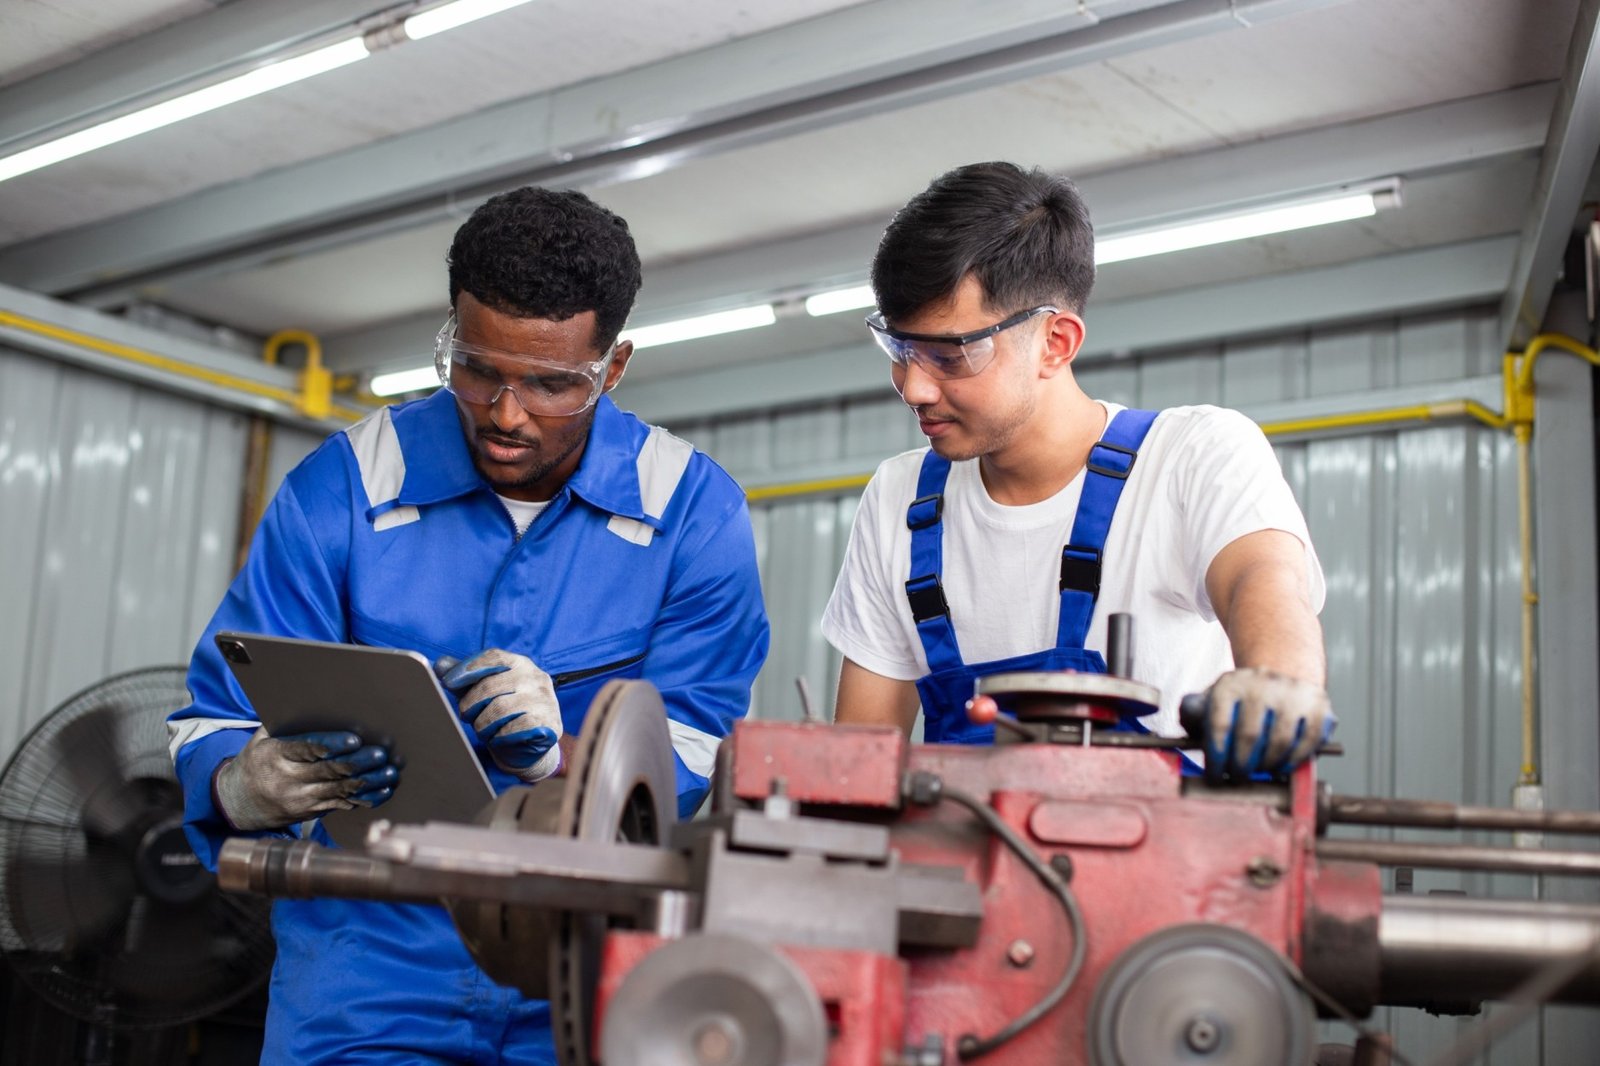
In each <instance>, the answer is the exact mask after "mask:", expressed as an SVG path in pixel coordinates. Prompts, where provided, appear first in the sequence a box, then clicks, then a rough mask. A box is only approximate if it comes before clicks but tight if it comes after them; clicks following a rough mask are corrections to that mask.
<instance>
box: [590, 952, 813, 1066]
mask: <svg viewBox="0 0 1600 1066" xmlns="http://www.w3.org/2000/svg"><path fill="white" fill-rule="evenodd" d="M600 1043H601V1049H602V1050H603V1052H604V1053H605V1060H606V1062H607V1063H650V1064H651V1066H822V1064H823V1062H824V1060H825V1059H826V1057H827V1053H828V1025H827V1020H826V1018H825V1017H824V1015H823V1012H822V1001H821V1000H820V999H818V998H817V993H816V991H815V990H814V989H813V988H812V987H811V982H810V981H808V980H807V979H806V977H805V975H804V974H803V973H801V972H800V969H799V968H798V967H797V966H795V964H794V963H793V962H791V961H790V960H789V959H788V958H786V957H785V956H784V955H782V954H780V953H779V952H777V951H775V950H774V949H772V948H770V947H767V946H766V945H763V944H758V943H756V942H755V941H752V940H746V939H744V938H743V937H737V936H728V935H726V934H721V933H699V934H692V935H690V936H686V937H684V938H683V939H681V940H674V941H671V942H670V943H668V944H666V945H664V946H662V947H660V948H658V949H656V950H655V951H654V952H652V953H650V954H649V955H647V956H646V957H645V958H644V960H643V961H641V962H640V963H639V964H638V965H637V966H635V967H634V968H633V969H632V970H631V971H629V973H628V976H627V977H625V978H623V981H622V984H621V986H620V987H619V988H618V989H617V991H616V994H615V995H614V996H613V997H612V999H611V1001H610V1003H608V1004H607V1007H606V1016H605V1020H604V1022H603V1023H602V1030H601V1036H600Z"/></svg>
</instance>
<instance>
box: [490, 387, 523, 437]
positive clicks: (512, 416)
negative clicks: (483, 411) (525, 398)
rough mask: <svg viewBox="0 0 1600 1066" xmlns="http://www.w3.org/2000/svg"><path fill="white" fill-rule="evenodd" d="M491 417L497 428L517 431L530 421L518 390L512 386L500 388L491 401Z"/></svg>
mask: <svg viewBox="0 0 1600 1066" xmlns="http://www.w3.org/2000/svg"><path fill="white" fill-rule="evenodd" d="M489 417H490V418H491V419H493V420H494V424H495V426H496V428H499V429H515V428H517V427H518V426H520V425H522V424H523V423H525V422H527V421H528V412H527V410H526V409H525V408H524V407H523V406H522V401H521V400H519V399H518V398H517V390H516V389H513V388H512V387H511V386H510V385H502V386H500V391H499V392H497V393H496V394H495V397H494V399H493V400H491V401H489Z"/></svg>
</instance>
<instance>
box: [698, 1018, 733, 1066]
mask: <svg viewBox="0 0 1600 1066" xmlns="http://www.w3.org/2000/svg"><path fill="white" fill-rule="evenodd" d="M737 1046H738V1041H737V1040H736V1039H735V1038H734V1035H733V1034H732V1033H730V1032H729V1031H728V1026H727V1024H726V1023H725V1022H723V1021H721V1020H720V1019H718V1020H714V1021H710V1022H707V1023H706V1024H705V1025H702V1026H701V1027H700V1030H699V1031H698V1032H696V1033H695V1034H694V1056H695V1061H696V1062H698V1063H700V1064H701V1066H723V1064H724V1063H727V1062H732V1061H733V1059H734V1057H735V1051H736V1050H737Z"/></svg>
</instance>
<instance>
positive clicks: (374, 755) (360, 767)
mask: <svg viewBox="0 0 1600 1066" xmlns="http://www.w3.org/2000/svg"><path fill="white" fill-rule="evenodd" d="M399 780H400V773H399V771H398V770H396V769H395V768H394V767H393V766H390V765H389V753H388V752H387V751H386V750H385V749H383V748H381V747H379V746H378V745H376V744H369V745H367V746H365V747H363V746H362V744H361V738H360V737H358V736H356V735H355V734H354V733H343V732H330V733H298V734H295V735H293V736H287V737H272V736H269V735H267V731H266V730H265V729H258V730H256V732H255V735H254V736H252V737H251V738H250V741H249V743H247V744H246V745H245V746H244V750H243V751H241V752H239V754H238V755H235V756H234V757H233V758H231V759H229V760H228V761H227V762H225V763H223V764H222V765H221V766H220V767H219V768H218V769H217V773H216V776H215V777H213V778H212V791H213V792H214V794H215V796H216V801H217V807H218V809H219V810H221V811H222V815H223V817H225V818H227V820H228V821H229V823H230V824H232V826H233V827H234V828H235V829H240V830H257V829H281V828H283V827H284V826H289V825H294V824H296V823H298V822H304V821H306V820H308V819H311V818H320V817H321V816H322V815H324V814H327V813H329V812H330V811H347V810H350V809H351V808H353V807H376V806H377V805H378V804H380V803H382V802H384V801H385V800H387V799H388V798H389V797H390V796H392V795H394V788H395V785H396V784H397V783H398V782H399Z"/></svg>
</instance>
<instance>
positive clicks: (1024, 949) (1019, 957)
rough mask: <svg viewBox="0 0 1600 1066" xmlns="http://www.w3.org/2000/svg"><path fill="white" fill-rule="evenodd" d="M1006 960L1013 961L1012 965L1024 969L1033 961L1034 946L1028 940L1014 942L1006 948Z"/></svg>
mask: <svg viewBox="0 0 1600 1066" xmlns="http://www.w3.org/2000/svg"><path fill="white" fill-rule="evenodd" d="M1006 958H1007V959H1009V960H1011V965H1013V966H1015V967H1017V968H1018V969H1022V968H1023V967H1025V966H1027V965H1028V964H1029V963H1031V962H1032V961H1033V945H1032V944H1030V943H1028V942H1027V941H1026V940H1013V941H1012V942H1011V946H1010V947H1008V948H1006Z"/></svg>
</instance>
